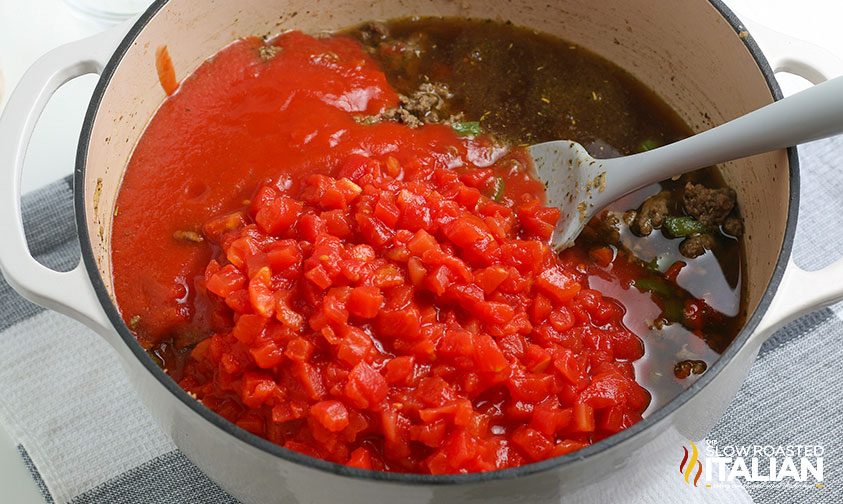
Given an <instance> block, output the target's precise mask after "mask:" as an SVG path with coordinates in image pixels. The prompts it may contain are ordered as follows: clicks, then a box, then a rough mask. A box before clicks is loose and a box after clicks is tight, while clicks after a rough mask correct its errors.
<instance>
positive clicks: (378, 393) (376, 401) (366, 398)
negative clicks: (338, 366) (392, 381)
mask: <svg viewBox="0 0 843 504" xmlns="http://www.w3.org/2000/svg"><path fill="white" fill-rule="evenodd" d="M387 389H388V387H387V384H386V380H384V378H383V376H381V374H380V373H378V372H377V371H375V370H374V369H372V367H371V366H370V365H368V364H367V363H365V362H360V363H358V364H357V365H356V366H354V369H352V370H351V373H350V374H349V375H348V383H347V384H346V386H345V396H346V397H347V398H348V400H349V401H351V403H352V404H354V405H355V406H356V407H358V408H361V409H377V408H378V407H379V405H380V403H381V401H383V400H384V398H385V397H386V394H387Z"/></svg>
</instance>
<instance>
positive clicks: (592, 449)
mask: <svg viewBox="0 0 843 504" xmlns="http://www.w3.org/2000/svg"><path fill="white" fill-rule="evenodd" d="M167 1H168V0H156V1H155V3H154V4H153V5H152V6H150V7H149V8H148V9H147V10H146V12H144V13H143V15H141V17H140V18H139V19H138V21H137V22H136V23H135V24H134V26H132V28H131V29H130V30H129V31H128V33H127V34H126V36H125V37H124V38H123V40H122V41H121V43H120V45H119V46H118V47H117V49H116V51H115V52H114V55H113V56H112V57H111V59H110V60H109V62H108V64H107V65H106V66H105V68H104V69H103V72H102V75H101V77H100V80H99V82H98V83H97V86H96V88H95V89H94V94H93V97H92V98H91V102H90V105H89V106H88V110H87V113H86V114H85V120H84V123H83V125H82V131H81V133H80V136H79V145H78V147H77V154H76V168H75V171H74V206H75V211H76V227H77V230H78V233H79V243H80V246H81V249H82V258H83V261H84V263H85V267H86V269H87V270H88V275H89V277H90V279H91V283H92V284H93V287H94V290H95V292H96V294H97V297H98V298H99V300H100V303H101V304H102V306H103V309H104V310H105V312H106V314H107V315H108V318H109V320H110V321H111V323H112V324H113V325H114V327H115V328H116V330H117V332H118V333H119V334H120V337H121V338H122V339H123V341H124V343H125V344H126V345H127V346H128V347H129V349H130V350H131V351H132V353H133V354H134V355H135V357H136V358H137V359H138V360H139V361H140V362H141V363H142V364H143V365H144V367H146V369H147V370H148V371H149V372H150V373H152V375H153V376H155V378H157V379H158V381H159V382H161V384H162V385H164V387H165V388H167V389H168V390H169V391H170V393H172V394H173V395H175V396H176V397H177V398H178V399H179V400H181V401H182V402H183V403H184V404H185V405H187V406H188V407H189V408H191V409H192V410H193V411H194V412H196V413H197V414H199V415H200V416H201V417H203V418H204V419H205V420H206V421H208V422H210V423H211V424H213V425H214V426H216V427H218V428H219V429H220V430H222V431H224V432H226V433H228V434H230V435H231V436H234V437H235V438H237V439H239V440H240V441H242V442H244V443H247V444H250V445H252V446H254V447H255V448H258V449H259V450H261V451H264V452H266V453H268V454H270V455H273V456H275V457H278V458H281V459H284V460H288V461H290V462H294V463H297V464H301V465H303V466H305V467H309V468H312V469H318V470H322V471H326V472H329V473H333V474H337V475H341V476H348V477H353V478H360V479H364V480H373V481H387V482H393V483H403V484H423V485H449V484H467V483H481V482H484V481H493V480H503V479H512V478H517V477H521V476H527V475H531V474H536V473H540V472H544V471H548V470H551V469H555V468H559V467H564V466H566V465H571V464H573V463H574V462H577V461H581V460H585V459H587V458H588V457H590V456H592V455H596V454H598V453H601V452H603V451H605V450H608V449H610V448H613V447H615V446H616V445H619V444H621V443H623V442H624V441H626V440H628V439H630V438H632V437H633V436H636V435H638V434H640V433H642V432H643V431H645V430H646V429H648V428H649V427H651V426H653V425H655V424H657V423H659V422H660V421H662V420H663V419H665V418H667V417H668V416H669V415H671V414H672V413H673V412H674V411H676V410H677V409H679V407H680V406H682V405H683V404H685V403H686V402H687V401H688V400H689V399H690V398H691V397H693V396H694V395H695V394H696V393H697V392H698V391H699V390H700V389H702V388H703V387H705V386H706V385H707V384H708V383H709V382H710V381H711V380H712V379H714V377H715V376H716V375H717V374H719V373H720V371H721V370H722V369H723V368H724V367H725V366H726V364H727V363H728V362H729V361H730V360H731V359H732V358H733V357H734V355H735V354H736V353H737V352H738V351H739V350H740V349H741V348H742V347H743V345H744V344H746V342H747V340H748V339H749V336H750V335H751V334H752V332H753V331H754V330H755V328H756V327H757V326H758V323H759V322H760V321H761V319H762V317H763V316H764V314H765V313H766V311H767V309H768V308H769V306H770V303H771V302H772V300H773V297H774V295H775V292H776V290H777V288H778V286H779V283H780V282H781V279H782V276H783V275H784V271H785V268H786V267H787V263H788V260H789V258H790V254H791V248H792V245H793V238H794V235H795V232H796V220H797V212H798V210H799V157H798V154H797V150H796V148H795V147H791V148H789V149H788V150H787V151H788V152H787V154H788V162H789V163H788V164H789V175H790V200H789V208H788V215H787V226H786V229H785V235H784V241H783V243H782V249H781V253H780V255H779V259H778V262H777V263H776V267H775V270H774V272H773V275H772V278H771V280H770V283H769V285H768V286H767V290H766V292H765V294H764V296H763V297H762V299H761V301H760V303H759V305H758V307H757V308H756V310H755V312H754V313H753V315H752V316H751V317H750V318H749V320H748V321H747V323H746V324H745V325H744V327H743V329H742V330H741V332H740V333H739V334H738V336H737V338H735V341H733V342H732V344H731V345H729V347H728V348H727V349H726V351H725V352H724V353H723V354H722V355H721V357H720V358H719V359H718V360H717V362H716V363H715V364H714V365H713V366H712V367H711V368H709V370H708V371H707V372H706V373H705V374H704V375H703V376H702V377H701V378H700V379H699V380H697V381H696V382H695V383H694V384H693V385H692V386H691V387H689V388H688V389H687V390H685V391H684V392H682V393H681V394H679V395H678V396H677V397H676V398H675V399H674V400H672V401H671V402H670V403H668V404H667V405H665V406H664V407H662V408H661V409H659V410H657V411H656V412H654V413H653V414H651V415H650V416H648V417H647V418H645V419H644V420H642V421H641V422H638V423H637V424H635V425H633V426H632V427H630V428H628V429H626V430H624V431H621V432H619V433H618V434H615V435H614V436H611V437H608V438H606V439H604V440H602V441H599V442H597V443H595V444H593V445H590V446H587V447H585V448H583V449H581V450H578V451H576V452H574V453H571V454H569V455H564V456H561V457H556V458H553V459H548V460H543V461H541V462H535V463H532V464H527V465H524V466H520V467H515V468H511V469H503V470H498V471H489V472H483V473H471V474H452V475H438V476H434V475H426V474H405V473H388V472H381V471H368V470H362V469H356V468H352V467H348V466H345V465H342V464H335V463H333V462H327V461H325V460H321V459H316V458H313V457H310V456H307V455H303V454H300V453H297V452H294V451H292V450H288V449H286V448H283V447H281V446H278V445H276V444H274V443H271V442H270V441H268V440H266V439H264V438H261V437H259V436H256V435H254V434H252V433H250V432H247V431H245V430H243V429H241V428H239V427H237V426H236V425H235V424H233V423H231V422H229V421H227V420H225V419H224V418H222V417H221V416H219V415H217V414H216V413H214V412H213V411H211V410H209V409H208V408H206V407H205V406H204V405H202V404H201V403H200V402H199V401H197V400H195V399H193V398H192V397H191V396H189V395H188V394H187V392H185V391H184V390H183V389H182V388H181V387H179V385H178V384H177V383H176V382H175V381H173V380H172V379H171V378H170V377H169V376H168V375H167V374H166V373H164V371H163V370H162V369H161V368H159V367H158V366H157V365H156V364H155V363H154V362H153V361H152V359H150V358H149V356H148V355H147V354H146V352H145V351H144V350H143V348H141V346H140V345H139V344H138V342H137V340H136V339H135V337H134V335H133V334H132V333H131V331H129V328H128V327H127V326H126V324H125V323H124V322H123V319H122V317H121V316H120V312H119V310H118V309H117V306H116V305H115V303H114V302H113V301H112V300H111V297H110V296H109V294H108V291H107V290H106V288H105V284H104V283H103V281H102V278H100V275H99V272H98V271H99V270H98V266H97V263H96V259H95V257H94V251H93V248H92V246H91V241H90V238H91V237H90V235H89V233H88V227H87V220H86V214H85V194H84V187H85V184H84V180H85V160H86V158H87V155H88V143H89V142H90V140H91V131H92V129H93V124H94V119H95V117H96V115H97V111H98V109H99V105H100V103H101V101H102V98H103V95H104V94H105V90H106V88H107V87H108V84H109V83H110V81H111V77H112V76H113V75H114V72H115V70H116V69H117V67H118V65H119V64H120V61H121V60H122V59H123V56H124V55H125V54H126V51H127V50H128V49H129V47H130V46H131V45H132V42H133V41H134V40H135V38H136V37H137V36H138V34H140V32H141V31H142V30H143V29H144V28H145V27H146V25H147V23H148V22H149V21H150V20H151V19H152V18H153V17H154V16H155V14H156V13H157V12H158V11H159V10H160V9H161V8H162V7H163V6H164V5H165V4H166V3H167ZM708 1H709V2H710V3H711V5H712V6H713V7H714V8H715V9H717V10H718V11H719V12H720V14H721V15H722V16H723V18H724V19H725V20H726V21H728V22H729V24H731V25H732V28H733V29H734V30H735V32H736V33H741V32H745V31H746V27H745V26H744V25H743V24H742V23H741V22H740V20H739V19H738V17H737V16H736V15H735V14H734V13H733V12H732V11H731V9H729V8H728V7H727V6H726V5H725V4H724V3H723V2H722V1H721V0H708ZM744 43H745V45H746V47H747V49H748V50H749V52H750V53H751V54H752V57H753V58H754V59H755V61H756V63H757V64H758V67H759V69H760V70H761V72H762V74H763V75H764V78H765V80H766V81H767V84H768V86H769V88H770V92H771V93H772V95H773V98H774V99H775V100H781V99H782V97H783V96H782V92H781V89H780V87H779V84H778V82H777V81H776V78H775V75H774V72H773V70H772V68H771V67H770V65H769V63H768V62H767V59H766V57H765V56H764V54H763V53H762V52H761V49H760V48H759V47H758V44H756V42H755V40H754V39H753V38H752V36H751V35H750V36H747V37H745V38H744Z"/></svg>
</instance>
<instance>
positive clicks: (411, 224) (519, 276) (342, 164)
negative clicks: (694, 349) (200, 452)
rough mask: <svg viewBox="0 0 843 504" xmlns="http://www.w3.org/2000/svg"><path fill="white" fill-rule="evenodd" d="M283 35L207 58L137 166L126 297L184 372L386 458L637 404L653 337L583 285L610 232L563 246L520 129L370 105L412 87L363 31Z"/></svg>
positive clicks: (157, 120)
mask: <svg viewBox="0 0 843 504" xmlns="http://www.w3.org/2000/svg"><path fill="white" fill-rule="evenodd" d="M271 44H272V45H274V46H275V47H276V48H277V49H275V50H273V51H271V53H272V57H271V58H268V59H267V58H265V57H262V55H263V56H265V55H266V54H267V51H266V48H265V46H264V42H263V41H261V40H259V39H256V38H250V39H245V40H241V41H238V42H235V43H233V44H232V45H230V46H229V47H227V48H226V49H224V50H223V51H221V52H220V53H218V54H217V55H215V56H214V57H213V58H212V59H211V60H209V61H208V62H206V63H205V64H203V65H202V66H201V67H200V68H199V69H198V70H196V72H195V73H194V74H193V75H192V76H190V77H189V78H188V79H187V80H186V81H185V82H183V83H182V84H181V86H180V87H179V89H178V91H177V92H176V93H175V94H173V95H172V96H171V97H169V98H168V99H167V100H166V101H165V102H164V104H163V105H162V107H161V109H160V110H159V111H158V113H157V114H156V115H155V117H154V118H153V120H152V122H151V123H150V124H149V127H148V128H147V130H146V132H145V133H144V135H143V137H142V138H141V141H140V143H139V144H138V146H137V148H136V149H135V152H134V155H133V157H132V159H131V162H130V164H129V167H128V169H127V171H126V175H125V179H124V181H123V186H122V189H121V192H120V195H119V198H118V207H117V215H116V217H115V220H114V230H113V245H112V248H113V252H112V254H113V268H114V285H115V290H116V295H117V300H118V303H119V305H120V308H121V311H122V313H123V316H124V318H125V320H126V322H127V323H128V324H129V326H130V328H132V330H133V331H134V332H135V333H136V335H137V337H138V339H139V341H140V342H141V344H142V345H143V346H144V347H145V348H147V349H149V350H150V352H153V353H155V355H156V356H157V357H158V358H160V359H161V360H162V361H163V362H162V365H163V366H164V367H165V369H166V370H167V371H168V373H169V374H170V375H171V376H172V377H173V378H174V379H175V380H177V381H178V383H179V384H180V385H181V386H182V387H183V388H184V389H186V390H187V391H188V392H190V393H192V394H194V395H195V396H196V398H197V399H198V400H200V401H201V402H202V403H203V404H205V405H206V406H207V407H208V408H210V409H211V410H213V411H215V412H217V413H218V414H220V415H221V416H223V417H225V418H226V419H228V420H230V421H231V422H234V423H236V424H237V425H239V426H240V427H242V428H243V429H246V430H248V431H250V432H252V433H254V434H257V435H259V436H263V437H265V438H267V439H269V440H270V441H272V442H274V443H277V444H279V445H282V446H284V447H286V448H289V449H292V450H296V451H298V452H301V453H305V454H308V455H312V456H314V457H319V458H323V459H326V460H330V461H333V462H337V463H341V464H347V465H350V466H355V467H360V468H366V469H375V470H384V471H402V472H418V473H434V474H440V473H459V472H474V471H488V470H494V469H501V468H506V467H513V466H518V465H523V464H526V463H530V462H534V461H538V460H542V459H546V458H549V457H554V456H558V455H562V454H565V453H569V452H571V451H574V450H577V449H579V448H581V447H584V446H587V445H588V444H590V443H593V442H595V441H598V440H600V439H602V438H604V437H606V436H609V435H612V434H614V433H616V432H618V431H620V430H622V429H624V428H626V427H629V426H630V425H632V424H634V423H635V422H637V421H639V420H640V419H641V414H642V412H643V411H644V409H645V408H646V407H647V405H648V403H649V395H648V393H647V392H646V391H645V390H644V389H643V388H642V387H640V386H639V385H638V384H637V383H636V382H635V376H634V370H633V366H632V362H633V361H634V360H636V359H638V358H640V357H641V356H642V355H643V351H644V350H643V345H642V343H641V341H640V340H639V338H638V337H637V336H635V335H634V334H633V333H632V332H630V331H629V330H628V329H627V328H626V327H625V326H624V324H623V322H622V319H623V316H624V313H625V311H624V308H623V307H622V306H621V305H620V304H619V303H618V302H616V301H614V300H613V299H610V298H607V297H604V296H602V295H601V294H600V293H599V292H597V291H595V290H593V289H589V287H588V275H589V272H590V271H591V270H592V269H593V268H595V267H598V266H601V265H602V266H606V265H608V264H609V263H610V262H611V261H612V259H613V251H612V249H609V248H602V249H598V250H591V251H586V250H581V249H578V248H573V249H569V250H568V251H566V252H565V253H564V254H563V255H562V256H557V255H555V254H554V253H553V252H552V250H551V249H550V247H549V245H548V242H549V238H550V234H551V232H552V230H553V227H554V224H555V222H556V220H557V219H558V218H559V213H558V211H557V210H556V209H552V208H546V207H544V206H543V186H542V185H541V184H540V183H538V182H536V181H534V180H532V179H531V178H530V177H529V175H528V174H527V173H525V172H524V171H523V170H517V169H513V167H517V166H523V165H524V164H525V161H526V158H525V152H524V151H523V150H522V149H517V148H512V149H507V148H504V147H500V146H496V145H495V144H494V143H493V142H492V141H491V140H490V139H489V138H486V137H484V136H482V135H481V136H479V137H477V138H471V137H460V136H458V135H457V134H456V133H455V132H454V131H453V130H452V129H451V128H450V127H449V126H445V125H426V126H423V127H421V128H417V129H410V128H408V127H407V126H404V125H399V124H395V123H378V124H362V123H359V122H358V121H356V120H355V116H359V115H367V114H376V113H378V112H380V111H382V110H383V109H385V108H389V107H394V106H396V104H397V102H398V96H397V94H396V92H395V91H394V90H393V89H392V88H391V87H390V85H389V84H388V83H387V81H386V78H385V77H384V74H383V73H382V72H381V70H380V69H379V68H378V67H377V65H376V64H375V63H374V62H373V61H372V60H371V59H370V58H369V57H368V56H367V55H366V54H365V52H364V51H363V50H362V49H361V48H360V46H359V45H358V43H357V42H355V41H353V40H352V39H350V38H345V37H330V38H322V39H315V38H312V37H310V36H306V35H303V34H301V33H297V32H291V33H286V34H284V35H281V36H279V37H278V38H276V39H274V40H273V41H272V42H271ZM501 182H503V185H502V186H501ZM500 187H505V190H504V191H502V192H501V191H500ZM608 274H609V273H606V272H605V271H604V272H603V273H602V275H603V276H604V277H605V276H606V275H608ZM629 274H630V273H629V272H626V273H625V275H629ZM633 274H634V273H633ZM616 280H617V281H619V282H620V281H626V282H628V281H630V279H629V278H626V279H616Z"/></svg>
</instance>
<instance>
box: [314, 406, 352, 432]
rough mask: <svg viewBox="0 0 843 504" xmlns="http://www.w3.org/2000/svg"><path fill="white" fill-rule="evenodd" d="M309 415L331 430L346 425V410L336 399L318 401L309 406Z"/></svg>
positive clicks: (343, 427)
mask: <svg viewBox="0 0 843 504" xmlns="http://www.w3.org/2000/svg"><path fill="white" fill-rule="evenodd" d="M310 415H311V416H313V418H315V419H316V421H317V422H319V423H320V424H321V425H322V426H323V427H325V428H326V429H328V430H329V431H331V432H339V431H341V430H343V429H345V428H346V427H348V410H347V409H346V408H345V405H344V404H343V403H341V402H339V401H336V400H329V401H320V402H318V403H316V404H314V405H313V406H311V407H310Z"/></svg>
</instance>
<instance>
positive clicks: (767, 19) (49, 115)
mask: <svg viewBox="0 0 843 504" xmlns="http://www.w3.org/2000/svg"><path fill="white" fill-rule="evenodd" d="M725 1H726V3H727V4H728V5H729V6H730V7H731V8H732V9H734V10H735V12H736V13H737V14H738V16H739V17H742V16H745V17H749V18H753V19H754V20H755V21H757V22H760V23H762V24H765V25H767V26H769V27H770V28H773V29H775V30H778V31H781V32H784V33H787V34H789V35H792V36H794V37H798V38H801V39H804V40H807V41H810V42H813V43H815V44H817V45H820V46H823V47H826V48H828V49H830V50H831V51H833V52H835V53H837V54H839V55H841V56H843V35H842V34H841V26H840V20H841V19H843V2H841V1H839V0H799V1H797V0H725ZM105 28H106V26H104V25H102V24H98V23H96V22H94V21H90V20H85V19H81V18H79V17H77V16H76V15H75V14H74V13H73V12H72V11H71V10H70V9H69V8H68V7H67V6H66V5H65V4H64V2H63V1H62V0H26V1H20V0H0V110H2V107H3V105H4V104H5V100H6V97H7V96H8V93H9V92H10V91H11V89H12V88H13V87H14V85H15V83H16V82H17V81H18V79H20V76H21V75H22V74H23V72H24V71H25V70H26V69H27V68H28V67H29V65H31V64H32V62H34V61H35V59H37V58H38V57H39V56H40V55H41V54H43V53H45V52H47V51H48V50H50V49H52V48H54V47H56V46H59V45H61V44H63V43H66V42H69V41H72V40H76V39H79V38H82V37H84V36H86V35H90V34H93V33H96V32H98V31H100V30H103V29H105ZM96 81H97V77H96V76H93V75H88V76H84V77H80V78H78V79H75V80H73V81H71V82H70V83H68V84H67V85H65V86H64V87H63V88H61V89H60V90H59V91H58V92H57V93H56V95H55V96H54V97H53V99H52V100H51V101H50V103H49V104H48V105H47V108H46V110H45V111H44V114H43V115H42V117H41V120H40V121H39V123H38V125H37V127H36V128H35V133H34V134H33V137H32V142H31V143H30V148H29V152H28V154H27V158H26V162H25V169H24V177H23V190H24V191H25V192H26V191H30V190H33V189H36V188H39V187H42V186H44V185H46V184H49V183H50V182H53V181H55V180H57V179H59V178H61V177H64V176H66V175H68V174H70V173H72V172H73V160H74V158H75V152H76V142H77V140H78V137H79V131H80V129H81V125H82V119H83V117H84V115H85V110H86V108H87V105H88V101H89V99H90V97H91V93H92V92H93V89H94V85H95V84H96ZM780 81H781V82H782V85H783V88H784V90H785V93H786V94H788V93H792V92H795V91H798V90H799V89H801V88H803V87H805V86H806V84H805V83H804V82H803V81H801V79H797V78H795V77H792V76H780ZM0 489H1V490H0V500H2V501H3V502H10V503H20V504H30V503H41V502H43V499H42V497H41V494H40V492H39V491H38V489H37V487H36V486H35V483H34V481H33V480H32V478H30V477H29V473H28V471H27V469H26V467H25V466H24V465H23V461H22V459H21V458H20V456H19V454H18V452H17V449H16V446H15V443H14V442H13V440H12V439H11V438H10V437H9V436H8V435H7V434H6V432H5V430H3V426H2V425H0Z"/></svg>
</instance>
